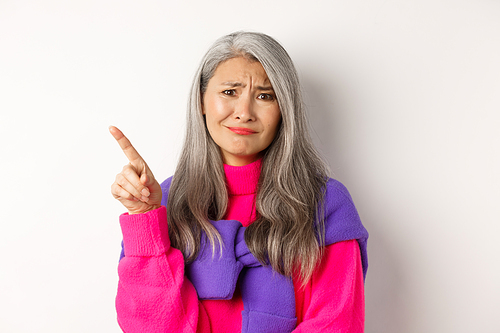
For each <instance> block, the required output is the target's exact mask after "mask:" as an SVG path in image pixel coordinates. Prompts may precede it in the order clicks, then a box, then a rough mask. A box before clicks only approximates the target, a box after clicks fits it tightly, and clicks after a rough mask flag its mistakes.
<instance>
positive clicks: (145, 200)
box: [141, 196, 149, 202]
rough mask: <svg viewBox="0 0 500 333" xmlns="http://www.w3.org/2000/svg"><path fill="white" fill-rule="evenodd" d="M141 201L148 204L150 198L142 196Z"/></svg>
mask: <svg viewBox="0 0 500 333" xmlns="http://www.w3.org/2000/svg"><path fill="white" fill-rule="evenodd" d="M141 200H142V201H144V202H148V201H149V198H148V197H145V196H142V197H141Z"/></svg>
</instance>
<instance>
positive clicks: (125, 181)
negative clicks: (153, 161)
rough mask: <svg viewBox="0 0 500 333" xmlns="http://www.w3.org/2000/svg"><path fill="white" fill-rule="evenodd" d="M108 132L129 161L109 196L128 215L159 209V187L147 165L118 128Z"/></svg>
mask: <svg viewBox="0 0 500 333" xmlns="http://www.w3.org/2000/svg"><path fill="white" fill-rule="evenodd" d="M109 132H110V133H111V135H113V137H114V138H115V140H116V141H117V142H118V144H119V145H120V147H121V148H122V150H123V152H124V153H125V156H127V158H128V160H129V164H127V165H125V166H124V167H123V170H122V171H121V172H120V173H119V174H117V175H116V179H115V182H114V183H113V184H112V185H111V194H113V197H114V198H115V199H117V200H118V201H120V202H121V203H122V204H123V206H125V208H127V210H128V212H129V214H143V213H147V212H149V211H151V210H153V209H156V208H159V207H160V205H161V197H162V193H161V187H160V184H159V183H158V181H156V179H155V177H154V176H153V173H152V172H151V170H150V169H149V167H148V165H147V164H146V162H145V161H144V160H143V159H142V157H141V155H139V153H138V152H137V150H135V148H134V147H133V146H132V144H131V143H130V141H129V140H128V139H127V137H126V136H125V135H123V133H122V132H121V131H120V130H119V129H118V128H116V127H114V126H110V127H109Z"/></svg>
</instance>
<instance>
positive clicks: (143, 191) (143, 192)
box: [141, 188, 151, 197]
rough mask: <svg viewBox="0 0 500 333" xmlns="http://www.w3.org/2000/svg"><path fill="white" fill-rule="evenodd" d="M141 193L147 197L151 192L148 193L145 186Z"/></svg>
mask: <svg viewBox="0 0 500 333" xmlns="http://www.w3.org/2000/svg"><path fill="white" fill-rule="evenodd" d="M141 194H142V195H143V196H145V197H149V195H150V194H151V193H149V190H148V189H147V188H143V189H142V191H141Z"/></svg>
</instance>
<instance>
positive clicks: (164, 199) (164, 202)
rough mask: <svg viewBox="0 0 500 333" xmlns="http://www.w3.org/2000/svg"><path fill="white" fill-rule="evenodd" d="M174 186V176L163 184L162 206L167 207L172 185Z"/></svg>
mask: <svg viewBox="0 0 500 333" xmlns="http://www.w3.org/2000/svg"><path fill="white" fill-rule="evenodd" d="M171 184H172V176H170V177H168V178H167V179H165V180H164V181H163V183H161V185H160V187H161V193H162V198H161V204H162V205H163V206H165V207H167V200H168V192H169V191H170V185H171Z"/></svg>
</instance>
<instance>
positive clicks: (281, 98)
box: [167, 31, 328, 283]
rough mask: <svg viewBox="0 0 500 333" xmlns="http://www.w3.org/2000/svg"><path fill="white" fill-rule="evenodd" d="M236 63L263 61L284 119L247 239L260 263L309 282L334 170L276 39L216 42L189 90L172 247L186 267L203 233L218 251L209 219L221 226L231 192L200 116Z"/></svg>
mask: <svg viewBox="0 0 500 333" xmlns="http://www.w3.org/2000/svg"><path fill="white" fill-rule="evenodd" d="M235 57H245V58H247V59H249V60H254V61H258V62H260V63H261V64H262V67H263V68H264V70H265V71H266V73H267V76H268V77H269V81H270V83H271V85H272V87H273V89H274V92H275V93H276V99H277V101H278V105H279V108H280V112H281V119H282V120H281V124H280V128H279V129H278V132H277V134H276V137H275V138H274V141H273V142H272V143H271V145H270V146H269V147H268V148H267V149H266V150H265V152H264V155H263V158H262V170H261V176H260V179H259V187H258V190H257V199H256V209H257V212H258V218H257V220H256V221H255V222H254V223H252V225H250V226H249V227H248V228H247V230H246V232H245V240H246V243H247V245H248V247H249V248H250V250H251V251H252V253H253V254H254V255H255V257H256V258H257V259H259V260H260V261H261V262H262V263H264V264H270V265H271V266H272V267H273V269H274V270H276V271H278V272H280V273H281V274H285V275H288V276H290V275H291V274H292V272H293V271H294V269H296V268H299V269H300V272H301V275H300V276H301V279H302V281H303V283H305V282H306V281H307V280H308V279H309V278H310V277H311V275H312V273H313V270H314V268H315V266H316V264H317V263H318V262H319V260H320V258H321V253H322V252H321V248H322V246H321V245H322V243H323V233H324V232H323V230H324V216H323V215H322V214H321V212H322V211H323V209H322V200H323V196H324V190H325V185H326V181H327V179H328V177H327V173H328V168H327V166H326V164H325V163H324V162H323V160H322V159H321V158H320V156H319V154H318V153H317V151H316V149H315V147H314V145H313V143H312V141H311V138H310V135H309V131H308V122H307V119H306V114H305V111H304V106H303V103H302V98H301V88H300V84H299V79H298V75H297V71H296V70H295V66H294V65H293V62H292V60H291V58H290V57H289V55H288V53H287V52H286V51H285V49H284V48H283V47H282V46H281V45H280V44H279V43H278V42H277V41H276V40H275V39H273V38H272V37H270V36H268V35H265V34H262V33H254V32H243V31H240V32H235V33H232V34H229V35H227V36H223V37H222V38H220V39H218V40H217V41H216V42H215V43H214V44H213V45H212V47H211V48H210V49H209V50H208V52H207V53H206V54H205V56H204V57H203V59H202V61H201V64H200V67H199V68H198V70H197V72H196V74H195V77H194V80H193V85H192V88H191V94H190V98H189V104H188V112H187V131H186V137H185V141H184V146H183V149H182V152H181V156H180V159H179V162H178V165H177V169H176V171H175V174H174V177H173V179H172V185H171V188H170V193H169V198H168V204H167V212H168V213H167V214H168V224H169V233H170V239H171V242H172V245H173V246H174V247H176V248H178V249H180V250H181V251H182V252H183V254H184V257H185V258H186V260H187V261H191V260H193V259H195V258H196V256H197V255H198V252H199V251H200V239H201V231H202V230H203V231H204V232H205V233H206V234H207V236H208V239H209V241H210V243H211V244H212V249H215V246H216V244H221V241H220V235H219V234H218V233H217V230H216V229H215V228H214V227H213V226H212V225H211V223H210V222H209V220H221V219H223V218H224V215H225V213H226V210H227V203H228V193H227V188H226V185H225V173H224V168H223V162H222V157H221V153H220V149H219V147H218V146H217V144H216V143H215V142H214V141H213V139H212V138H211V136H210V134H209V132H208V129H207V127H206V125H205V119H204V116H203V114H202V99H203V94H204V92H205V90H206V87H207V85H208V81H209V80H210V79H211V78H212V76H213V75H214V73H215V70H216V69H217V67H218V66H219V65H220V64H221V63H222V62H224V61H227V60H229V59H232V58H235Z"/></svg>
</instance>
